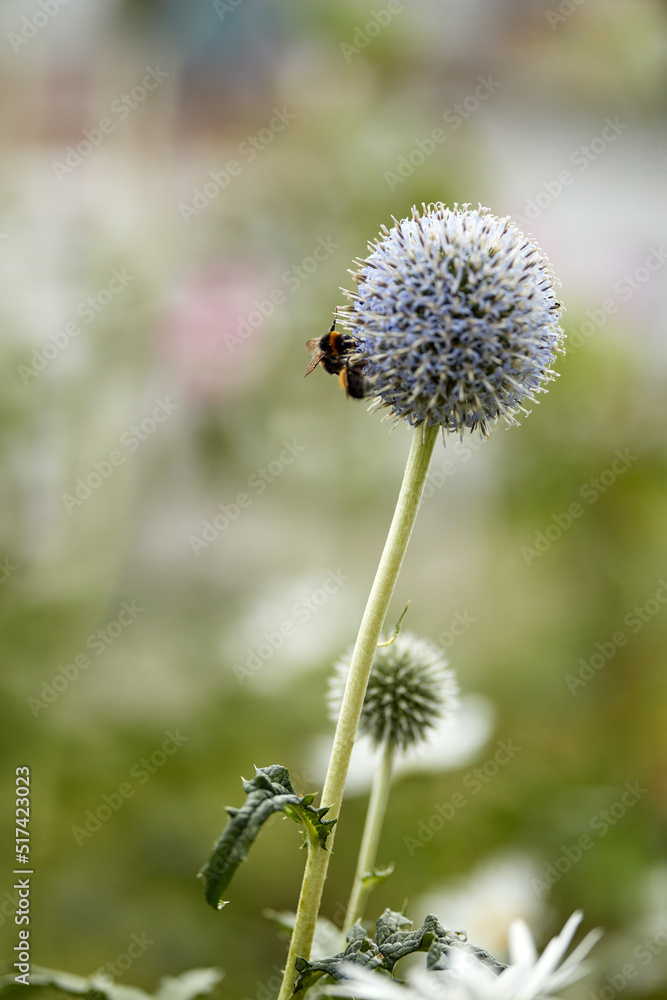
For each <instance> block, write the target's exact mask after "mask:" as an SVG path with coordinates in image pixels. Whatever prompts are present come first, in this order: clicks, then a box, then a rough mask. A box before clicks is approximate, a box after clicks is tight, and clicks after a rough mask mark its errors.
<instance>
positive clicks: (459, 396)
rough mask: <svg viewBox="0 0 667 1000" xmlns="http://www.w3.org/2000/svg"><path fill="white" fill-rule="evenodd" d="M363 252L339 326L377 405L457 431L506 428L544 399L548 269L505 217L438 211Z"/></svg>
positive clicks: (549, 355)
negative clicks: (501, 424)
mask: <svg viewBox="0 0 667 1000" xmlns="http://www.w3.org/2000/svg"><path fill="white" fill-rule="evenodd" d="M422 208H423V212H422V213H420V212H419V211H418V210H417V209H416V208H413V210H412V218H410V219H403V220H402V221H401V222H397V221H396V220H394V221H395V223H396V224H395V225H394V226H393V228H392V229H390V230H388V229H387V228H386V227H383V235H382V236H381V237H380V239H378V240H377V241H376V242H375V243H372V244H369V249H370V251H371V252H370V255H369V256H368V257H367V258H366V259H365V260H358V261H355V263H356V264H357V266H358V268H359V270H358V272H356V273H354V278H355V280H356V282H357V284H358V289H357V291H356V292H346V294H347V296H348V298H350V299H351V300H352V303H353V304H352V306H349V307H347V310H346V314H345V322H346V325H347V327H348V328H349V329H350V330H351V331H352V333H353V335H354V337H355V339H356V341H357V344H358V348H357V352H356V355H355V359H358V360H359V361H360V362H361V363H363V364H364V366H365V367H364V375H365V377H366V379H367V383H368V388H369V390H370V393H372V394H375V395H376V396H378V397H379V400H378V405H380V406H386V407H389V409H390V411H391V413H392V414H394V415H395V416H396V417H397V418H402V417H404V418H405V419H407V420H408V421H409V422H410V423H411V424H420V423H425V424H440V425H441V426H442V427H443V428H444V429H445V430H448V431H455V432H458V433H459V434H460V435H461V436H462V435H463V431H464V429H466V428H467V429H469V430H470V431H473V430H479V431H480V432H481V434H482V436H484V437H488V429H489V423H490V422H492V421H495V420H497V419H498V418H499V417H503V418H504V419H505V421H506V422H507V424H515V423H517V422H518V421H517V419H516V416H517V414H518V413H519V412H523V413H528V412H529V411H528V410H527V409H526V408H525V405H524V404H525V402H526V401H527V400H531V401H534V402H535V401H536V400H535V395H536V394H537V393H540V392H546V389H545V388H544V383H545V382H549V381H551V380H553V379H554V378H555V377H556V376H555V373H554V372H553V371H552V370H551V368H550V366H551V364H552V363H553V361H554V359H555V355H556V352H557V351H559V350H560V351H561V352H562V342H563V331H562V329H561V327H560V326H559V315H560V310H561V305H560V303H559V302H558V301H557V299H556V296H555V294H554V285H555V279H554V276H553V273H552V271H551V267H550V264H549V261H548V260H547V258H546V257H545V256H544V254H543V253H542V252H541V251H540V249H539V247H538V246H537V245H536V244H535V242H534V241H533V240H532V239H531V238H529V237H527V236H525V235H524V234H523V233H521V232H520V231H519V230H518V229H517V228H516V226H514V225H513V224H512V223H511V222H510V220H509V219H508V218H504V219H499V218H497V217H496V216H494V215H491V214H490V212H489V211H488V209H485V208H482V207H481V206H480V208H479V209H470V208H469V207H468V206H467V205H464V206H463V207H462V208H458V206H456V205H455V206H454V208H453V209H450V208H447V207H445V205H443V204H441V203H437V204H435V205H429V206H426V205H424V206H422Z"/></svg>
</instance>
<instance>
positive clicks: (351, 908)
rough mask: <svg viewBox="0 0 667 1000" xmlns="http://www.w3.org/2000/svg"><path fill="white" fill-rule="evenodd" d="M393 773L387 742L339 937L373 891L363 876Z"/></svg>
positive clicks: (372, 863) (376, 839)
mask: <svg viewBox="0 0 667 1000" xmlns="http://www.w3.org/2000/svg"><path fill="white" fill-rule="evenodd" d="M393 769H394V747H393V746H392V745H391V743H390V742H389V740H387V741H386V743H385V745H384V749H383V751H382V760H381V762H380V766H379V768H377V770H376V771H375V774H374V775H373V784H372V787H371V795H370V799H369V802H368V812H367V813H366V823H365V824H364V833H363V837H362V838H361V847H360V849H359V860H358V861H357V870H356V872H355V875H354V883H353V885H352V892H351V893H350V901H349V903H348V904H347V913H346V914H345V923H344V924H343V934H347V932H348V931H349V929H350V927H352V925H353V924H355V923H356V922H357V920H361V918H362V917H363V915H364V910H365V908H366V900H367V899H368V895H369V893H370V891H371V889H372V888H373V882H372V881H366V882H364V875H365V874H367V873H369V872H371V871H372V870H373V868H374V866H375V856H376V854H377V849H378V843H379V841H380V834H381V832H382V824H383V823H384V817H385V813H386V812H387V802H388V801H389V787H390V785H391V775H392V771H393Z"/></svg>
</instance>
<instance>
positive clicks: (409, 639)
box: [328, 633, 458, 751]
mask: <svg viewBox="0 0 667 1000" xmlns="http://www.w3.org/2000/svg"><path fill="white" fill-rule="evenodd" d="M351 656H352V653H351V651H349V652H348V653H347V654H346V655H345V656H343V658H342V659H341V660H340V661H339V662H338V663H337V664H336V665H335V667H334V673H333V675H332V677H331V680H330V683H329V693H328V702H329V709H330V713H331V716H332V718H333V720H334V721H335V720H336V719H337V718H338V713H339V711H340V706H341V702H342V698H343V691H344V689H345V681H346V679H347V674H348V670H349V666H350V660H351ZM457 695H458V685H457V683H456V677H455V674H454V671H453V670H451V669H449V668H448V666H447V660H446V659H445V658H444V657H443V655H442V652H441V650H440V649H439V647H438V646H435V645H433V644H432V643H429V642H427V641H426V640H425V639H418V638H417V637H416V636H413V635H410V634H409V633H405V634H404V633H400V634H399V635H398V636H396V638H395V639H394V640H393V641H392V642H391V643H390V644H389V645H386V646H379V647H378V649H377V652H376V654H375V657H374V659H373V666H372V669H371V673H370V677H369V679H368V686H367V688H366V694H365V697H364V703H363V707H362V709H361V716H360V719H359V732H360V733H362V734H363V735H366V736H368V737H369V738H370V740H371V742H372V744H373V746H374V747H376V748H378V747H381V746H388V747H390V748H391V749H392V750H393V751H397V750H398V751H405V750H407V749H408V748H409V747H412V746H414V745H416V744H418V743H420V742H422V741H423V740H425V739H427V738H428V734H429V731H430V730H431V729H433V728H434V727H435V726H437V725H438V724H439V723H440V721H442V720H444V719H446V718H447V717H448V716H449V715H450V714H451V713H452V711H453V710H454V709H455V708H456V706H457V704H458V699H457Z"/></svg>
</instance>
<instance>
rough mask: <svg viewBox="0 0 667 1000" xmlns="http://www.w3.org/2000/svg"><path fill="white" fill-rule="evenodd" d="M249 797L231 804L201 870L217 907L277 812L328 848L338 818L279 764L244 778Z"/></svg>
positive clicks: (207, 897)
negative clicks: (315, 801) (328, 815)
mask: <svg viewBox="0 0 667 1000" xmlns="http://www.w3.org/2000/svg"><path fill="white" fill-rule="evenodd" d="M243 790H244V791H245V793H246V796H247V797H246V800H245V802H244V804H243V805H242V806H241V808H240V809H232V808H228V809H227V812H228V814H229V817H230V819H229V823H228V824H227V826H226V827H225V829H224V830H223V832H222V835H221V837H220V839H219V840H218V842H217V843H216V844H215V846H214V848H213V852H212V854H211V857H210V858H209V860H208V862H207V863H206V865H204V867H203V868H202V870H201V872H200V873H199V874H200V875H201V877H202V878H203V879H204V892H205V895H206V901H207V902H208V903H209V904H210V905H211V906H212V907H213V908H214V909H216V910H219V909H220V908H221V907H222V906H224V905H225V903H224V901H223V899H222V896H223V893H224V892H225V890H226V889H227V886H228V885H229V883H230V882H231V880H232V878H233V877H234V874H235V872H236V870H237V868H238V867H239V865H240V864H241V862H242V861H245V859H246V858H247V856H248V850H249V849H250V846H251V844H252V843H253V841H254V840H255V838H256V837H257V835H258V833H259V831H260V830H261V828H262V826H263V824H264V823H265V822H266V820H267V819H268V818H269V816H272V815H273V813H275V812H283V813H284V814H285V815H286V816H289V817H290V818H291V819H293V820H295V821H296V822H297V823H301V824H303V826H304V828H305V829H304V832H305V835H306V837H307V838H308V839H309V840H310V841H311V842H312V843H317V844H319V846H320V847H321V848H323V849H326V842H327V837H328V836H329V834H330V833H331V830H332V828H333V826H334V823H335V822H336V820H335V819H333V820H325V819H324V816H325V815H326V813H327V812H328V811H329V807H328V806H321V807H320V808H318V809H316V808H314V806H313V804H312V803H313V799H314V798H315V796H314V794H310V795H298V794H297V793H296V792H295V790H294V788H293V787H292V782H291V781H290V776H289V771H288V770H287V768H286V767H282V765H280V764H272V765H271V766H270V767H259V768H255V777H254V778H253V779H252V781H245V780H244V781H243Z"/></svg>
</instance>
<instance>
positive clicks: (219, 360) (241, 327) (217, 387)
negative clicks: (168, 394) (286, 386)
mask: <svg viewBox="0 0 667 1000" xmlns="http://www.w3.org/2000/svg"><path fill="white" fill-rule="evenodd" d="M275 284H276V282H275V278H273V280H272V276H271V274H270V269H269V268H268V267H267V266H266V263H265V262H261V263H253V262H242V263H236V262H231V261H224V262H219V263H214V264H210V265H208V266H207V267H205V268H202V269H201V270H198V271H195V272H192V273H190V274H185V275H182V276H181V278H180V280H178V282H177V283H176V285H175V287H174V289H173V292H172V295H171V297H170V301H169V303H168V305H167V310H166V314H165V316H164V318H163V320H162V323H161V325H160V338H161V342H162V345H163V349H164V352H165V355H166V357H167V359H168V361H169V363H170V366H172V367H173V369H174V371H175V374H176V377H177V378H179V379H180V380H181V383H182V388H183V391H184V393H185V394H186V395H188V396H194V397H197V398H200V399H202V400H207V399H217V398H219V397H223V396H228V395H230V394H233V393H235V392H243V391H244V390H246V389H247V388H248V387H250V386H252V385H254V384H256V383H257V382H260V381H261V380H262V378H263V377H264V376H265V373H266V371H267V369H268V368H269V367H270V365H271V356H270V355H271V354H272V352H271V351H270V349H269V346H268V345H269V344H270V340H269V338H268V336H267V333H268V331H269V329H270V327H271V324H272V322H273V313H274V310H276V309H277V308H278V309H279V307H276V306H275V305H274V304H273V303H272V302H271V300H270V298H269V296H270V294H271V289H272V288H273V287H274V286H275Z"/></svg>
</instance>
